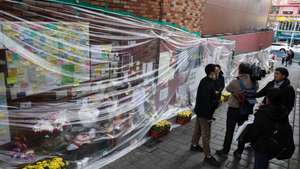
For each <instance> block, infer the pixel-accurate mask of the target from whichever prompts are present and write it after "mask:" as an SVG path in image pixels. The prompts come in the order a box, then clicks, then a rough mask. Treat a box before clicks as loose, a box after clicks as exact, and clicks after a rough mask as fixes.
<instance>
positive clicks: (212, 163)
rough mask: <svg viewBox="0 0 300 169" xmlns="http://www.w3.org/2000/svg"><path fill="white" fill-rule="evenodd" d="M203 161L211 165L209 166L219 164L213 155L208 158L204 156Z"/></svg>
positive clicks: (218, 165)
mask: <svg viewBox="0 0 300 169" xmlns="http://www.w3.org/2000/svg"><path fill="white" fill-rule="evenodd" d="M204 162H205V163H207V164H209V165H211V166H214V167H220V166H221V163H220V162H219V161H217V160H216V159H215V158H214V157H213V156H211V157H209V158H207V157H205V159H204Z"/></svg>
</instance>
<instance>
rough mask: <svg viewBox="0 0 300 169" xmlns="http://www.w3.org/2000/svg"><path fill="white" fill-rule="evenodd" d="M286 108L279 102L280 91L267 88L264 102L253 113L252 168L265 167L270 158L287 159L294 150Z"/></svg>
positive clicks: (260, 168)
mask: <svg viewBox="0 0 300 169" xmlns="http://www.w3.org/2000/svg"><path fill="white" fill-rule="evenodd" d="M288 115H289V112H288V109H287V108H286V107H285V106H283V105H282V104H281V91H280V89H278V88H273V89H269V90H268V94H267V96H266V104H265V105H263V106H261V107H260V108H259V109H258V111H257V112H256V113H255V119H254V123H253V125H252V126H251V132H250V142H251V146H252V148H253V149H254V151H255V164H254V169H267V168H268V166H269V160H271V159H272V158H277V159H288V158H290V157H291V156H292V154H293V153H294V150H295V145H294V140H293V132H292V128H291V126H290V124H289V120H288Z"/></svg>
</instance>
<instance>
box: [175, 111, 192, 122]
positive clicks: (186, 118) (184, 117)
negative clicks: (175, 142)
mask: <svg viewBox="0 0 300 169" xmlns="http://www.w3.org/2000/svg"><path fill="white" fill-rule="evenodd" d="M192 114H193V113H192V111H191V110H186V111H183V112H180V113H178V114H177V118H176V123H177V124H181V125H185V124H187V123H188V122H190V121H191V119H192Z"/></svg>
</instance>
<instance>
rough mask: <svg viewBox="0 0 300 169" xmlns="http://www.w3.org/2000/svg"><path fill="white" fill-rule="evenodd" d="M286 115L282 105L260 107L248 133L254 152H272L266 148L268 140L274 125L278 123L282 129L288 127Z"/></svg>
mask: <svg viewBox="0 0 300 169" xmlns="http://www.w3.org/2000/svg"><path fill="white" fill-rule="evenodd" d="M288 114H289V113H288V111H287V109H286V108H285V107H284V106H282V105H277V106H273V105H264V106H261V107H260V109H259V110H258V111H257V112H256V113H255V119H254V123H253V125H252V127H251V132H250V140H251V141H250V142H251V146H252V147H253V149H254V150H255V151H257V152H259V153H263V154H269V153H270V152H271V151H272V148H271V147H268V145H269V142H268V141H269V139H268V138H270V137H271V136H272V134H273V132H274V128H275V125H276V123H279V124H280V126H282V127H289V126H290V125H289V121H288V118H287V117H288ZM287 138H288V137H287ZM287 138H283V139H287ZM270 155H271V154H270Z"/></svg>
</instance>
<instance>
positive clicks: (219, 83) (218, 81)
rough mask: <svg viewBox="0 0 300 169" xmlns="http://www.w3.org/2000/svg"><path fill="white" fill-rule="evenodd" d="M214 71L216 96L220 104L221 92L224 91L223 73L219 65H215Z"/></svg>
mask: <svg viewBox="0 0 300 169" xmlns="http://www.w3.org/2000/svg"><path fill="white" fill-rule="evenodd" d="M215 70H216V75H217V79H216V81H215V85H216V94H217V97H218V100H219V102H220V100H221V95H222V91H223V90H224V87H225V79H224V76H223V74H224V73H223V72H222V70H221V66H220V65H216V69H215Z"/></svg>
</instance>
